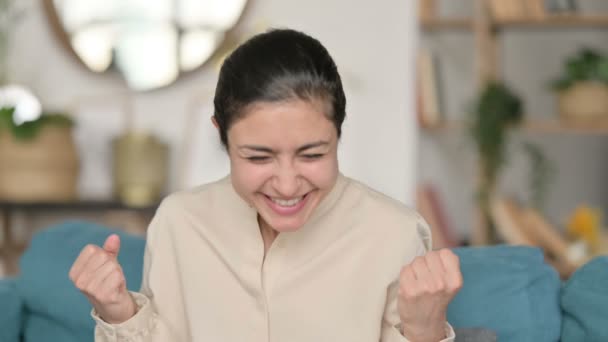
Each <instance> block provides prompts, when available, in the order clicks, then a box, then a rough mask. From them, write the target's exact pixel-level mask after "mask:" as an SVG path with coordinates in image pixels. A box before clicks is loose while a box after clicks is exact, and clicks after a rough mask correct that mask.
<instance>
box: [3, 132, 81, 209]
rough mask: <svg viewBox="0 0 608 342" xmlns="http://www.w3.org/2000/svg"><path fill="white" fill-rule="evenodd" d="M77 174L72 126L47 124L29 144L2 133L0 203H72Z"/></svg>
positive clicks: (74, 195) (76, 157)
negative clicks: (1, 201)
mask: <svg viewBox="0 0 608 342" xmlns="http://www.w3.org/2000/svg"><path fill="white" fill-rule="evenodd" d="M78 174H79V159H78V153H77V149H76V144H75V143H74V139H73V136H72V129H71V128H70V127H64V126H53V125H47V126H44V127H42V128H41V129H40V132H39V133H38V134H37V136H36V137H35V138H34V139H32V140H28V141H20V140H17V139H15V137H14V136H13V135H12V134H10V133H9V132H6V131H2V132H0V200H5V201H18V202H36V201H70V200H73V199H74V198H75V197H76V193H77V190H76V189H77V181H78Z"/></svg>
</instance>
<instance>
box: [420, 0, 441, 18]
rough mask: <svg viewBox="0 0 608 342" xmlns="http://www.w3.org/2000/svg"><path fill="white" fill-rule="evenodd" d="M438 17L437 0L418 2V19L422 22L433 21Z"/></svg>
mask: <svg viewBox="0 0 608 342" xmlns="http://www.w3.org/2000/svg"><path fill="white" fill-rule="evenodd" d="M436 16H437V3H436V0H418V18H419V20H420V21H425V20H429V19H433V18H435V17H436Z"/></svg>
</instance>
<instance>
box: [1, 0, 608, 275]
mask: <svg viewBox="0 0 608 342" xmlns="http://www.w3.org/2000/svg"><path fill="white" fill-rule="evenodd" d="M0 11H1V12H0V82H1V85H0V87H1V89H0V108H2V109H1V110H0V210H1V213H2V221H1V222H2V230H1V231H0V232H1V234H2V235H1V238H2V245H1V246H2V250H1V253H0V254H1V255H2V261H3V263H2V266H0V268H1V270H0V274H4V275H7V274H14V273H16V272H18V269H17V267H16V260H17V259H18V257H19V255H20V254H21V253H22V252H23V250H24V249H26V248H27V245H28V241H29V240H30V238H31V236H32V235H33V234H34V233H35V232H36V231H39V230H41V229H43V228H45V227H49V226H50V225H52V224H55V223H58V222H62V221H64V220H71V219H86V220H91V221H94V222H98V223H100V224H103V225H106V226H110V227H115V228H118V229H121V230H125V231H127V232H131V233H135V234H139V235H143V234H144V233H145V228H146V226H147V224H148V222H149V220H150V218H151V216H152V215H153V213H154V210H155V208H156V205H157V204H158V202H159V200H160V199H161V198H162V197H163V196H165V195H166V194H168V193H170V192H173V191H178V190H180V189H185V188H189V187H193V186H196V185H198V184H202V183H205V182H209V181H213V180H216V179H218V178H220V177H222V176H224V175H225V174H226V173H227V172H228V161H227V157H226V156H225V154H224V151H223V150H222V148H221V146H220V143H219V138H218V136H217V133H216V132H215V129H214V128H213V126H212V125H211V123H210V117H211V115H212V114H213V103H212V101H213V94H214V87H215V83H216V82H217V77H218V72H219V67H220V65H221V62H222V60H223V58H224V57H225V56H226V55H227V54H228V53H229V52H230V51H231V50H232V49H234V48H235V46H237V45H238V44H239V43H241V42H243V41H244V40H246V39H247V38H249V37H251V36H252V35H254V34H256V33H259V32H263V31H265V30H267V29H268V28H273V27H289V28H294V29H298V30H302V31H304V32H306V33H308V34H310V35H312V36H314V37H316V38H318V39H319V40H320V41H321V42H322V43H323V44H324V45H325V46H326V47H327V48H328V50H329V51H330V53H331V54H332V56H333V57H334V59H335V61H336V63H337V65H338V67H339V70H340V73H341V75H342V78H343V82H344V87H345V91H346V96H347V102H348V105H347V120H346V122H345V126H344V135H343V140H342V141H341V146H340V150H339V157H340V163H341V168H342V172H343V173H345V174H346V175H348V176H350V177H353V178H356V179H359V180H361V181H363V182H365V183H367V184H369V185H370V186H372V187H374V188H376V189H378V190H380V191H382V192H384V193H386V194H387V195H390V196H392V197H394V198H397V199H398V200H400V201H402V202H404V203H406V204H408V205H412V206H416V207H417V208H418V210H420V211H421V213H422V214H423V216H424V217H425V218H426V219H427V220H428V221H429V223H430V224H431V226H432V227H433V230H434V236H435V247H436V248H440V247H456V246H460V245H490V244H498V243H510V244H528V245H538V246H541V247H543V248H544V250H545V251H546V253H547V258H548V260H550V261H551V262H552V263H553V264H554V265H555V266H556V267H557V268H558V270H559V271H560V273H561V274H562V275H563V276H564V277H567V276H568V275H569V274H570V273H571V272H572V270H574V269H576V267H578V265H580V264H582V263H584V261H585V260H588V259H589V258H590V257H592V256H593V255H597V254H601V253H605V251H606V249H607V247H608V243H607V242H606V240H605V239H606V238H605V235H606V229H605V220H603V217H602V215H603V213H606V210H608V187H607V186H606V185H605V184H606V183H605V182H604V177H605V175H606V174H608V90H607V87H608V55H607V53H608V52H607V51H606V46H608V44H607V43H608V34H607V30H608V3H607V2H606V1H603V0H578V1H574V0H571V1H557V0H556V1H549V0H528V1H526V0H521V1H518V0H510V1H504V0H501V1H493V0H420V1H416V0H407V1H393V0H380V1H374V2H352V1H344V0H336V1H331V2H327V1H319V0H310V1H304V2H302V1H278V0H249V1H247V0H231V1H227V0H224V1H219V0H218V1H198V0H190V1H187V0H164V1H160V0H159V1H154V2H149V1H140V0H130V1H124V0H122V1H109V0H104V1H101V0H87V1H83V0H79V1H76V0H72V1H70V0H63V1H62V0H0Z"/></svg>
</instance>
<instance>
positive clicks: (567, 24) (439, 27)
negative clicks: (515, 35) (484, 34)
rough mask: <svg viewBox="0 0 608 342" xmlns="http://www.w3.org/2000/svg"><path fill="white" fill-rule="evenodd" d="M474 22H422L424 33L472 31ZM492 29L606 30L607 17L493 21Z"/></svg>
mask: <svg viewBox="0 0 608 342" xmlns="http://www.w3.org/2000/svg"><path fill="white" fill-rule="evenodd" d="M474 23H475V21H474V20H473V19H469V18H429V19H425V20H423V21H422V23H421V24H422V29H424V30H425V31H445V30H473V29H474ZM491 24H492V25H491V26H492V28H493V29H495V30H500V29H517V28H538V29H555V28H575V29H576V28H608V15H601V14H600V15H589V14H585V15H549V16H547V17H545V18H542V19H530V18H523V19H500V20H493V21H492V23H491Z"/></svg>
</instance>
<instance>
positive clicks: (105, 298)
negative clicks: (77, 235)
mask: <svg viewBox="0 0 608 342" xmlns="http://www.w3.org/2000/svg"><path fill="white" fill-rule="evenodd" d="M119 251H120V238H119V237H118V235H116V234H112V235H110V236H109V237H108V238H107V239H106V242H105V243H104V245H103V248H100V247H98V246H95V245H87V246H86V247H84V248H83V249H82V252H80V255H79V256H78V258H77V259H76V261H75V262H74V265H72V269H71V270H70V279H71V280H72V282H73V283H74V285H76V287H77V288H78V289H79V290H80V291H81V292H82V293H84V295H85V296H87V298H88V299H89V301H90V302H91V304H92V305H93V307H94V308H95V310H96V311H97V313H98V314H99V316H100V317H101V318H102V319H103V320H104V321H106V322H108V323H110V324H119V323H123V322H125V321H127V320H128V319H129V318H131V317H133V316H134V315H135V313H136V310H137V305H136V304H135V301H134V300H133V297H131V295H130V294H129V291H128V290H127V282H126V280H125V276H124V274H123V272H122V267H120V264H119V263H118V252H119Z"/></svg>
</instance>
